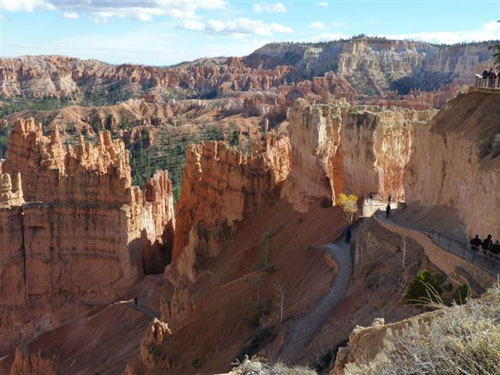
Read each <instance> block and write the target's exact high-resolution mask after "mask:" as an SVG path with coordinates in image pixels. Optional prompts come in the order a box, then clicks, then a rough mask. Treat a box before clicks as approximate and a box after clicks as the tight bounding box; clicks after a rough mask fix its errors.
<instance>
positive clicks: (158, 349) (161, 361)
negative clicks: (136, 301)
mask: <svg viewBox="0 0 500 375" xmlns="http://www.w3.org/2000/svg"><path fill="white" fill-rule="evenodd" d="M171 334H172V332H171V331H170V328H169V327H168V325H167V324H166V323H164V322H162V321H161V320H158V319H156V318H154V319H153V321H152V322H151V323H150V324H149V327H148V329H147V330H146V334H145V335H144V338H143V339H142V341H141V347H140V355H139V358H138V359H137V360H132V361H130V362H129V363H127V366H126V368H125V372H124V373H125V375H141V374H144V373H147V372H148V370H151V369H154V370H162V371H166V370H170V369H171V368H172V360H171V359H170V358H169V357H168V353H167V351H166V350H165V347H164V345H162V344H164V343H165V342H166V340H167V338H168V337H169V336H170V335H171Z"/></svg>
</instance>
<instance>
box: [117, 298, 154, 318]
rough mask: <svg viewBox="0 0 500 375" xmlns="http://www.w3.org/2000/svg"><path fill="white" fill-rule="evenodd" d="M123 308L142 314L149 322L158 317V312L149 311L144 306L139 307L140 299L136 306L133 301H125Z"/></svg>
mask: <svg viewBox="0 0 500 375" xmlns="http://www.w3.org/2000/svg"><path fill="white" fill-rule="evenodd" d="M125 306H127V307H129V308H131V309H133V310H136V311H139V312H141V313H143V314H144V315H145V316H146V317H147V318H148V319H150V320H153V319H154V318H159V317H160V313H159V312H157V311H154V310H153V309H150V308H149V307H147V306H145V305H141V301H140V299H138V300H137V305H136V304H135V303H134V300H130V301H127V303H126V305H125Z"/></svg>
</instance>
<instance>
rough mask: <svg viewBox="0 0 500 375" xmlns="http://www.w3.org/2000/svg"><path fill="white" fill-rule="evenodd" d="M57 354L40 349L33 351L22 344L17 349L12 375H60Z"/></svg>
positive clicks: (11, 369) (11, 370)
mask: <svg viewBox="0 0 500 375" xmlns="http://www.w3.org/2000/svg"><path fill="white" fill-rule="evenodd" d="M59 374H62V372H60V368H59V362H58V359H57V354H56V353H54V352H48V351H44V350H39V351H38V352H32V351H31V349H30V348H29V346H27V345H24V344H23V345H21V346H19V347H18V348H17V349H16V354H15V357H14V362H13V363H12V366H11V368H10V375H59Z"/></svg>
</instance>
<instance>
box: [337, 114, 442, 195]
mask: <svg viewBox="0 0 500 375" xmlns="http://www.w3.org/2000/svg"><path fill="white" fill-rule="evenodd" d="M434 114H435V111H434V110H428V111H415V110H407V109H402V108H397V107H392V108H390V109H383V108H381V107H362V108H361V109H357V110H352V111H350V112H349V113H348V115H347V120H346V125H345V126H344V127H343V128H342V131H341V139H342V142H341V144H340V151H341V153H342V155H343V160H344V177H345V181H344V186H345V190H346V192H349V193H355V194H357V195H359V196H361V197H363V196H364V195H366V194H369V193H371V192H373V193H379V194H380V196H382V197H387V196H388V195H390V194H391V195H392V197H393V198H394V199H396V200H398V199H403V198H404V186H403V184H404V182H403V181H404V174H405V168H406V165H407V164H408V162H409V160H410V156H411V146H412V141H413V136H412V131H413V128H414V127H415V126H419V125H421V124H426V123H427V121H429V120H430V119H431V118H432V116H433V115H434Z"/></svg>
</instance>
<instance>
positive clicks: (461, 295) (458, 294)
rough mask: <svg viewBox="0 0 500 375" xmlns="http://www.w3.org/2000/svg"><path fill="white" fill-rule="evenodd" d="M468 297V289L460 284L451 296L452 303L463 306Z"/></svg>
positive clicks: (465, 285)
mask: <svg viewBox="0 0 500 375" xmlns="http://www.w3.org/2000/svg"><path fill="white" fill-rule="evenodd" d="M469 296H470V289H469V287H468V286H467V284H462V285H460V286H459V287H458V288H457V290H455V293H454V294H453V301H455V303H456V304H457V305H463V304H464V303H465V300H466V299H467V298H468V297H469Z"/></svg>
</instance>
